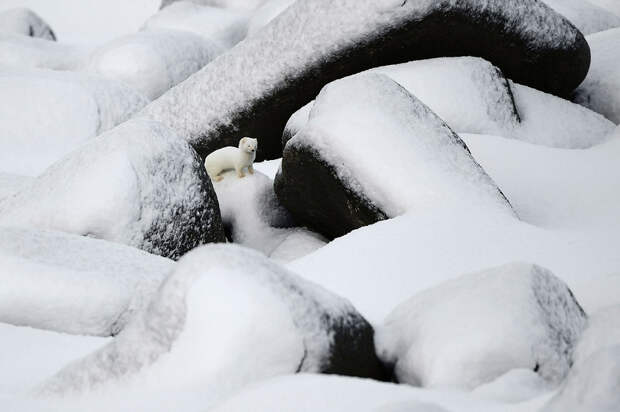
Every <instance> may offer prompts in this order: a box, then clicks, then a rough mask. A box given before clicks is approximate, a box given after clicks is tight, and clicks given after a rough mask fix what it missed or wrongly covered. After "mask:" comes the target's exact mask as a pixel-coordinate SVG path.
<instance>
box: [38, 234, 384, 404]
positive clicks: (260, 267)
mask: <svg viewBox="0 0 620 412" xmlns="http://www.w3.org/2000/svg"><path fill="white" fill-rule="evenodd" d="M180 371H182V374H180V373H179V372H180ZM296 372H316V373H319V372H323V373H333V374H341V375H353V376H361V377H370V378H376V379H383V378H384V377H385V376H384V371H383V368H382V366H381V365H380V363H379V362H378V359H377V358H376V355H375V351H374V344H373V329H372V327H371V326H370V324H368V323H367V322H366V321H365V320H364V318H362V317H361V316H360V315H359V314H358V313H357V312H356V311H355V309H354V308H353V307H352V306H351V305H350V304H349V303H348V302H347V301H345V300H344V299H342V298H340V297H338V296H336V295H333V294H332V293H330V292H328V291H327V290H325V289H323V288H321V287H319V286H317V285H314V284H312V283H310V282H308V281H305V280H303V279H302V278H300V277H298V276H296V275H294V274H292V273H291V272H289V271H287V270H285V269H284V268H282V267H281V266H279V265H277V264H276V263H274V262H273V261H271V260H269V259H267V258H265V257H264V256H262V255H260V254H259V253H257V252H254V251H251V250H248V249H244V248H241V247H239V246H233V245H210V246H205V247H202V248H199V249H196V250H194V251H192V252H190V253H188V254H187V255H186V256H184V257H183V258H182V259H181V260H180V261H179V262H178V264H177V266H176V270H175V272H174V273H173V274H172V275H171V276H170V277H168V278H167V279H166V280H165V281H164V283H163V284H162V286H161V287H160V289H159V291H158V292H157V294H156V296H154V297H153V299H152V301H151V302H150V304H149V305H148V306H147V308H146V309H145V310H144V311H143V312H142V313H141V314H140V315H139V316H138V317H136V318H135V320H134V321H133V322H132V323H130V324H129V325H127V327H126V328H125V329H124V330H123V331H122V332H121V333H120V334H119V335H118V336H116V337H115V339H114V341H112V342H111V343H110V344H108V345H107V346H105V347H103V348H102V349H101V350H99V351H97V352H95V353H93V354H91V355H90V356H87V357H85V358H84V359H82V360H80V361H78V362H76V363H74V364H72V365H69V366H67V367H66V368H65V369H64V370H62V371H60V372H59V373H58V374H57V375H56V376H55V377H53V378H52V379H51V380H49V381H48V382H46V383H45V384H44V385H43V386H42V388H41V390H42V392H43V393H65V394H67V393H75V392H82V393H83V392H88V391H95V390H99V389H102V390H105V389H104V388H106V387H107V388H108V389H109V388H113V387H114V385H118V384H121V385H122V386H123V387H131V386H132V385H135V384H140V385H143V386H145V387H150V389H151V390H157V389H158V388H159V389H160V390H167V388H169V387H173V388H177V389H178V388H182V387H184V386H187V385H194V386H195V385H200V387H201V388H202V392H203V393H205V395H206V399H205V402H206V404H205V405H204V406H203V407H207V406H208V404H209V403H210V402H213V401H214V400H215V399H216V398H220V397H222V396H225V395H227V394H230V393H231V392H233V391H236V390H238V389H240V388H241V387H242V386H244V385H245V384H247V383H250V382H253V381H256V380H260V379H264V378H267V377H270V376H276V375H282V374H292V373H296ZM153 385H155V386H153Z"/></svg>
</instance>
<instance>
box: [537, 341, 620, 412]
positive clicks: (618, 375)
mask: <svg viewBox="0 0 620 412" xmlns="http://www.w3.org/2000/svg"><path fill="white" fill-rule="evenodd" d="M618 405H620V345H615V346H611V347H608V348H605V349H602V350H600V351H598V352H595V353H594V354H593V355H592V356H590V357H588V358H587V359H586V360H584V361H583V362H582V363H580V364H579V365H575V366H574V367H573V369H571V372H570V374H569V375H568V377H567V378H566V382H565V383H564V385H563V387H562V389H560V391H559V392H558V393H557V395H555V396H554V397H553V398H551V400H550V401H549V402H548V403H547V405H545V407H544V408H542V409H541V412H566V411H570V412H593V411H596V412H617V411H618Z"/></svg>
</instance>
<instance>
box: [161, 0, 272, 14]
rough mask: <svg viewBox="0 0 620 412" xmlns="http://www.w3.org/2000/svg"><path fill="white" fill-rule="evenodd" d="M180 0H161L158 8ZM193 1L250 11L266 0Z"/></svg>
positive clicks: (194, 1)
mask: <svg viewBox="0 0 620 412" xmlns="http://www.w3.org/2000/svg"><path fill="white" fill-rule="evenodd" d="M179 1H180V0H162V1H161V6H160V8H161V9H163V8H164V7H167V6H169V5H171V4H174V3H177V2H179ZM191 1H192V2H193V3H196V4H199V5H203V6H210V7H220V8H222V9H234V10H243V11H248V12H249V11H252V10H255V9H256V8H258V7H260V6H261V5H262V4H263V3H265V1H266V0H191Z"/></svg>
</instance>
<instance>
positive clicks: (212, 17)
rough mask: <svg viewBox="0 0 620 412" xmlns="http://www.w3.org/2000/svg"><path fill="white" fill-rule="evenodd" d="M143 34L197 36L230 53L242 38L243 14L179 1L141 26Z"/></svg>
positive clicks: (245, 25) (244, 22) (243, 31)
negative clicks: (164, 32)
mask: <svg viewBox="0 0 620 412" xmlns="http://www.w3.org/2000/svg"><path fill="white" fill-rule="evenodd" d="M143 29H145V30H153V29H172V30H181V31H187V32H191V33H194V34H198V35H200V36H202V37H204V38H206V39H207V40H210V41H215V42H217V43H218V44H220V45H221V46H222V48H224V49H229V48H231V47H233V46H234V45H235V44H237V43H239V42H240V41H241V40H243V38H244V37H245V35H246V33H247V30H248V17H247V15H246V14H245V13H240V12H238V11H234V10H226V9H221V8H216V7H207V6H201V5H198V4H196V3H193V2H191V1H179V2H176V3H174V4H172V5H170V6H169V7H166V8H165V9H163V10H161V11H160V12H158V13H157V14H155V15H154V16H152V17H151V18H149V19H148V20H147V21H146V23H145V24H144V28H143Z"/></svg>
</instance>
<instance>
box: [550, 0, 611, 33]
mask: <svg viewBox="0 0 620 412" xmlns="http://www.w3.org/2000/svg"><path fill="white" fill-rule="evenodd" d="M542 1H543V2H544V3H546V4H547V5H548V6H549V7H551V8H552V9H554V10H555V11H557V12H558V13H560V14H561V15H562V16H564V17H566V18H567V19H568V20H569V21H570V22H571V23H573V24H574V25H575V26H576V27H577V28H578V29H579V31H581V32H582V33H583V34H592V33H597V32H599V31H604V30H609V29H613V28H614V27H620V17H619V16H616V15H615V14H613V13H611V12H610V11H609V10H605V9H603V8H601V7H598V6H596V5H594V4H592V3H591V2H589V1H586V0H542Z"/></svg>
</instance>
